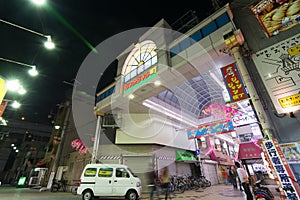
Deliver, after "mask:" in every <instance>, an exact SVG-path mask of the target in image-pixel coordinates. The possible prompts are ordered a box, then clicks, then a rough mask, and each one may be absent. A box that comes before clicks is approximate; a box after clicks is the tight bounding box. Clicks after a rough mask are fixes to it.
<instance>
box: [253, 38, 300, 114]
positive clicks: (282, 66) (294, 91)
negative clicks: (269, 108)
mask: <svg viewBox="0 0 300 200" xmlns="http://www.w3.org/2000/svg"><path fill="white" fill-rule="evenodd" d="M252 59H253V61H254V63H255V65H256V68H257V70H258V72H259V75H260V77H261V79H262V81H263V82H264V84H265V87H266V89H267V92H268V93H269V96H270V98H271V100H272V102H273V104H274V106H275V108H276V111H277V112H278V113H289V112H294V111H296V110H299V109H300V82H299V77H300V66H299V64H300V34H297V35H295V36H293V37H290V38H288V39H286V40H283V41H281V42H280V43H277V44H274V45H272V46H270V47H267V48H265V49H263V50H261V51H259V52H256V53H255V55H254V56H253V58H252Z"/></svg>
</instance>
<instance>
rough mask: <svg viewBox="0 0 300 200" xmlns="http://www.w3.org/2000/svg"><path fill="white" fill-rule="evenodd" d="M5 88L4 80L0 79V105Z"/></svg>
mask: <svg viewBox="0 0 300 200" xmlns="http://www.w3.org/2000/svg"><path fill="white" fill-rule="evenodd" d="M6 91H7V89H6V86H5V80H4V79H3V78H1V77H0V103H1V102H2V100H3V98H4V96H5V94H6Z"/></svg>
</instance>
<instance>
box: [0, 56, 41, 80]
mask: <svg viewBox="0 0 300 200" xmlns="http://www.w3.org/2000/svg"><path fill="white" fill-rule="evenodd" d="M1 60H2V61H6V62H10V63H14V64H17V65H22V66H26V67H29V68H30V69H29V70H28V74H29V75H31V76H37V75H38V74H39V72H38V71H37V70H36V66H35V65H29V64H26V63H22V62H19V61H15V60H10V59H7V58H1V57H0V61H1Z"/></svg>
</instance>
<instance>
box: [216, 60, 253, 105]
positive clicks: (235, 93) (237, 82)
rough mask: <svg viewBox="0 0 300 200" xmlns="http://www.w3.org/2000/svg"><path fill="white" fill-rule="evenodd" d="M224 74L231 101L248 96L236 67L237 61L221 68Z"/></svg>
mask: <svg viewBox="0 0 300 200" xmlns="http://www.w3.org/2000/svg"><path fill="white" fill-rule="evenodd" d="M221 72H222V76H223V79H224V82H225V84H226V88H227V91H228V93H229V96H230V100H231V102H237V101H241V100H244V99H247V98H248V95H247V93H246V90H245V86H244V83H243V81H242V79H241V76H240V74H239V72H238V69H237V67H236V63H232V64H229V65H227V66H225V67H222V68H221Z"/></svg>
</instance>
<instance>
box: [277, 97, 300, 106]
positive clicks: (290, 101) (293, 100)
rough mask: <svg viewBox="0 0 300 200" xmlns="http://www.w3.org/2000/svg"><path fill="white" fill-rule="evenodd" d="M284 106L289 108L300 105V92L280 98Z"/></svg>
mask: <svg viewBox="0 0 300 200" xmlns="http://www.w3.org/2000/svg"><path fill="white" fill-rule="evenodd" d="M279 103H280V105H281V107H282V108H288V107H293V106H298V105H300V94H295V95H292V96H288V97H284V98H280V99H279Z"/></svg>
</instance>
